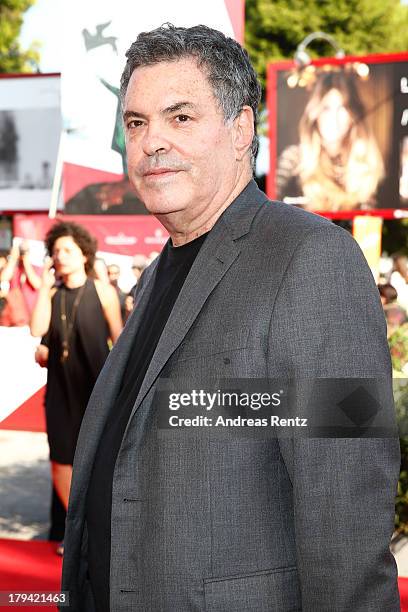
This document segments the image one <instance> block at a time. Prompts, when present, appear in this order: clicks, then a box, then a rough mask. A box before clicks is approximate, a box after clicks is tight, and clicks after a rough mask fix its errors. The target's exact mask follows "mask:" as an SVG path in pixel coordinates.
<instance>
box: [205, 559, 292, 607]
mask: <svg viewBox="0 0 408 612" xmlns="http://www.w3.org/2000/svg"><path fill="white" fill-rule="evenodd" d="M204 593H205V609H206V612H299V611H301V609H302V604H301V595H300V586H299V581H298V574H297V569H296V567H283V568H279V569H271V570H263V571H259V572H254V573H252V574H246V575H244V576H242V575H239V576H228V577H223V578H214V579H206V580H204Z"/></svg>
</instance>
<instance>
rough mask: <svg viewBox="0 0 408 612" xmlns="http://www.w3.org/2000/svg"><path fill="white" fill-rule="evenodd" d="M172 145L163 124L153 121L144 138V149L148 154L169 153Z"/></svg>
mask: <svg viewBox="0 0 408 612" xmlns="http://www.w3.org/2000/svg"><path fill="white" fill-rule="evenodd" d="M170 148H171V146H170V143H169V141H168V139H167V138H166V135H165V130H164V127H163V125H162V124H160V123H155V122H151V123H149V125H148V127H147V130H146V132H145V135H144V138H143V151H144V153H145V154H146V155H149V156H151V155H156V153H167V152H168V151H169V150H170Z"/></svg>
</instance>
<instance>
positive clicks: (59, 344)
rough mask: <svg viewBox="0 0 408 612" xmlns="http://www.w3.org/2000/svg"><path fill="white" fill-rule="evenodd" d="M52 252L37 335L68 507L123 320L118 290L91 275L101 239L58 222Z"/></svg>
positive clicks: (34, 327) (56, 466)
mask: <svg viewBox="0 0 408 612" xmlns="http://www.w3.org/2000/svg"><path fill="white" fill-rule="evenodd" d="M45 245H46V248H47V251H48V254H49V255H50V256H51V258H50V259H49V261H48V262H47V263H46V265H45V268H44V272H43V276H42V283H41V287H40V290H39V296H38V300H37V304H36V306H35V308H34V311H33V314H32V319H31V324H30V328H31V333H32V335H33V336H43V340H42V343H41V345H40V346H39V348H38V350H37V353H36V360H37V361H38V362H39V363H40V365H43V366H45V365H46V366H47V367H48V377H47V391H46V398H45V409H46V421H47V434H48V443H49V447H50V460H51V473H52V480H53V485H54V488H55V490H56V492H57V494H58V496H59V498H60V499H61V502H62V504H63V505H64V507H65V509H66V508H67V506H68V498H69V490H70V485H71V476H72V464H73V459H74V452H75V447H76V443H77V439H78V434H79V429H80V426H81V422H82V417H83V415H84V412H85V408H86V405H87V403H88V400H89V397H90V395H91V392H92V389H93V386H94V384H95V382H96V379H97V377H98V375H99V372H100V370H101V369H102V366H103V364H104V362H105V359H106V357H107V356H108V353H109V344H108V342H109V339H110V340H111V341H112V343H113V342H115V341H116V339H117V338H118V336H119V334H120V332H121V329H122V321H121V314H120V306H119V300H118V297H117V294H116V291H115V289H114V288H113V287H112V286H110V285H108V284H105V283H102V282H101V281H98V280H94V279H92V278H91V277H90V274H91V273H92V270H93V263H94V259H95V252H96V240H95V239H94V238H93V237H92V236H91V235H90V234H89V233H88V231H87V230H85V228H83V227H81V226H80V225H77V224H76V223H71V222H62V223H57V224H56V225H54V226H53V227H52V228H51V229H50V230H49V232H48V234H47V236H46V238H45Z"/></svg>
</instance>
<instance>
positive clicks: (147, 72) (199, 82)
mask: <svg viewBox="0 0 408 612" xmlns="http://www.w3.org/2000/svg"><path fill="white" fill-rule="evenodd" d="M139 87H140V88H146V87H147V88H148V89H149V91H151V90H153V89H157V90H161V92H162V94H165V93H166V89H165V87H166V88H172V89H174V90H176V91H180V93H181V92H183V91H186V92H191V93H192V94H193V93H194V92H195V91H197V87H198V88H199V89H201V90H203V89H204V90H212V88H211V86H210V82H209V80H208V74H207V71H206V70H205V68H204V67H201V66H199V65H198V63H197V60H196V59H195V58H193V57H182V58H180V59H177V60H174V61H162V62H156V63H154V64H148V65H146V66H139V67H137V68H135V69H134V71H133V72H132V75H131V77H130V80H129V85H128V93H132V91H135V90H137V89H138V88H139Z"/></svg>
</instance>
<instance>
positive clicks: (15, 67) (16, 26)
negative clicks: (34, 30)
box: [0, 0, 40, 73]
mask: <svg viewBox="0 0 408 612" xmlns="http://www.w3.org/2000/svg"><path fill="white" fill-rule="evenodd" d="M34 2H35V0H0V73H4V72H8V73H9V72H33V69H35V68H36V66H37V64H38V61H39V57H40V56H39V53H38V46H39V45H38V44H33V45H31V47H30V48H29V49H26V50H24V49H21V47H20V43H19V41H18V37H19V35H20V30H21V26H22V24H23V13H24V12H25V11H26V10H27V9H29V8H30V6H32V5H33V4H34Z"/></svg>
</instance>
